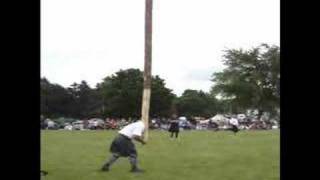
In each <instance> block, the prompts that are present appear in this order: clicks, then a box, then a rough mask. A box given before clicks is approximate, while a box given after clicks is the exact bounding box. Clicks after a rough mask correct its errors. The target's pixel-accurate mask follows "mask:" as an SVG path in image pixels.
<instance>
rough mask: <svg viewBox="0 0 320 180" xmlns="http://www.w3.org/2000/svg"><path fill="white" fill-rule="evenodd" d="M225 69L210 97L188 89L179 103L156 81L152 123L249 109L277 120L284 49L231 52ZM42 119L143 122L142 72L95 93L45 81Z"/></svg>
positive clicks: (108, 81)
mask: <svg viewBox="0 0 320 180" xmlns="http://www.w3.org/2000/svg"><path fill="white" fill-rule="evenodd" d="M223 62H224V64H225V66H226V68H225V69H224V70H223V71H222V72H216V73H213V74H212V79H211V80H212V82H213V85H212V88H211V90H210V92H208V93H206V92H203V91H201V90H200V91H199V90H192V89H187V90H185V91H184V92H183V94H182V95H181V96H180V97H178V96H177V95H176V94H174V93H173V92H172V90H171V89H169V88H167V87H166V84H165V80H164V79H162V78H160V77H159V76H152V86H151V102H150V116H151V117H170V116H171V115H172V114H178V115H184V116H187V117H192V116H201V117H211V116H213V115H215V114H217V113H243V112H244V111H245V110H247V109H257V110H259V115H261V114H262V113H263V112H270V113H272V114H274V113H275V112H276V111H277V110H278V109H279V101H280V49H279V47H278V46H274V45H273V46H269V45H267V44H262V45H260V46H258V47H254V48H252V49H249V50H243V49H228V50H226V51H225V54H224V56H223ZM40 83H41V102H40V104H41V114H42V115H43V116H45V117H49V118H57V117H70V118H78V119H83V118H92V117H97V118H105V117H117V118H129V117H130V118H139V117H140V114H141V103H142V90H143V72H142V71H140V70H139V69H126V70H119V71H118V72H116V73H114V74H113V75H111V76H107V77H105V78H104V79H103V81H102V82H100V83H98V84H97V85H96V87H94V88H91V87H90V86H89V85H88V84H87V82H86V81H81V82H80V84H78V83H73V84H72V85H71V86H70V87H63V86H61V85H59V84H54V83H51V82H50V81H49V80H48V79H46V78H45V77H42V78H41V81H40Z"/></svg>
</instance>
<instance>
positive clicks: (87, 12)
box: [41, 0, 280, 96]
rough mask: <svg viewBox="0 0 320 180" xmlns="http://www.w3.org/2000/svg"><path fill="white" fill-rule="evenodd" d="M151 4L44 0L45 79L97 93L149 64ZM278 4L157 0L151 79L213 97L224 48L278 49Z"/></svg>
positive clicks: (238, 0) (129, 0)
mask: <svg viewBox="0 0 320 180" xmlns="http://www.w3.org/2000/svg"><path fill="white" fill-rule="evenodd" d="M144 3H145V0H41V77H46V78H47V79H48V80H49V81H50V82H52V83H58V84H60V85H62V86H65V87H68V86H70V85H71V84H72V83H73V82H77V83H80V81H81V80H85V81H87V82H88V84H89V85H90V86H91V87H92V88H93V87H95V85H96V84H97V83H99V82H102V79H103V78H104V77H106V76H109V75H111V74H113V73H115V72H117V71H119V70H120V69H127V68H139V69H140V70H142V71H143V64H144V13H145V4H144ZM279 42H280V0H154V2H153V49H152V51H153V55H152V74H153V75H159V76H160V77H161V78H162V79H165V82H166V87H168V88H170V89H172V90H173V92H174V93H175V94H177V95H179V96H180V95H181V93H182V92H183V91H184V90H185V89H196V90H203V91H205V92H208V91H209V90H210V87H211V86H212V85H213V84H212V82H211V81H210V79H211V75H212V73H213V72H217V71H221V70H222V69H223V64H222V61H221V60H222V55H223V50H225V49H226V48H251V47H254V46H257V45H259V44H261V43H268V44H274V45H279Z"/></svg>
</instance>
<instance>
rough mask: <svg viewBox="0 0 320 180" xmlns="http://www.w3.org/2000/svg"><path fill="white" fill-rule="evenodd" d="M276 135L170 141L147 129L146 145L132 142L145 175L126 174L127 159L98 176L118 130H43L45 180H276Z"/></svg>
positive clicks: (185, 136)
mask: <svg viewBox="0 0 320 180" xmlns="http://www.w3.org/2000/svg"><path fill="white" fill-rule="evenodd" d="M279 134H280V133H279V131H278V130H273V131H241V132H239V133H238V134H237V135H236V136H234V135H233V134H232V133H231V132H210V131H182V132H181V133H180V135H181V139H179V140H170V139H169V137H168V135H169V134H168V133H167V132H165V131H151V132H150V139H149V142H148V144H147V145H145V146H142V145H140V144H139V143H135V144H136V147H137V150H138V157H139V159H138V160H139V164H140V167H141V168H142V169H145V170H146V172H145V173H144V174H131V173H129V170H130V164H129V161H128V159H126V158H121V159H119V160H118V161H117V162H116V163H115V164H114V166H112V169H111V171H110V172H100V171H99V169H100V167H101V165H102V164H103V163H104V161H105V159H106V158H107V157H109V155H110V153H109V151H108V150H109V145H110V143H111V141H112V139H113V137H114V136H115V135H116V131H42V132H41V169H43V170H46V171H48V172H49V174H48V175H47V176H45V177H44V178H43V179H45V180H106V179H109V180H279V179H280V139H279Z"/></svg>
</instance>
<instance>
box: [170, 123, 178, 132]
mask: <svg viewBox="0 0 320 180" xmlns="http://www.w3.org/2000/svg"><path fill="white" fill-rule="evenodd" d="M169 132H179V123H171V124H170V127H169Z"/></svg>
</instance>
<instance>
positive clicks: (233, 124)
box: [229, 116, 239, 134]
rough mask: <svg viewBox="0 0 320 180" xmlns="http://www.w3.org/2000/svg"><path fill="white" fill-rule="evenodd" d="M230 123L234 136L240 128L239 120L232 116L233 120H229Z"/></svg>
mask: <svg viewBox="0 0 320 180" xmlns="http://www.w3.org/2000/svg"><path fill="white" fill-rule="evenodd" d="M229 123H230V124H231V129H230V130H231V131H233V132H234V134H236V133H237V132H238V131H239V129H238V126H239V122H238V119H236V117H235V116H232V117H231V119H230V120H229Z"/></svg>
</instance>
